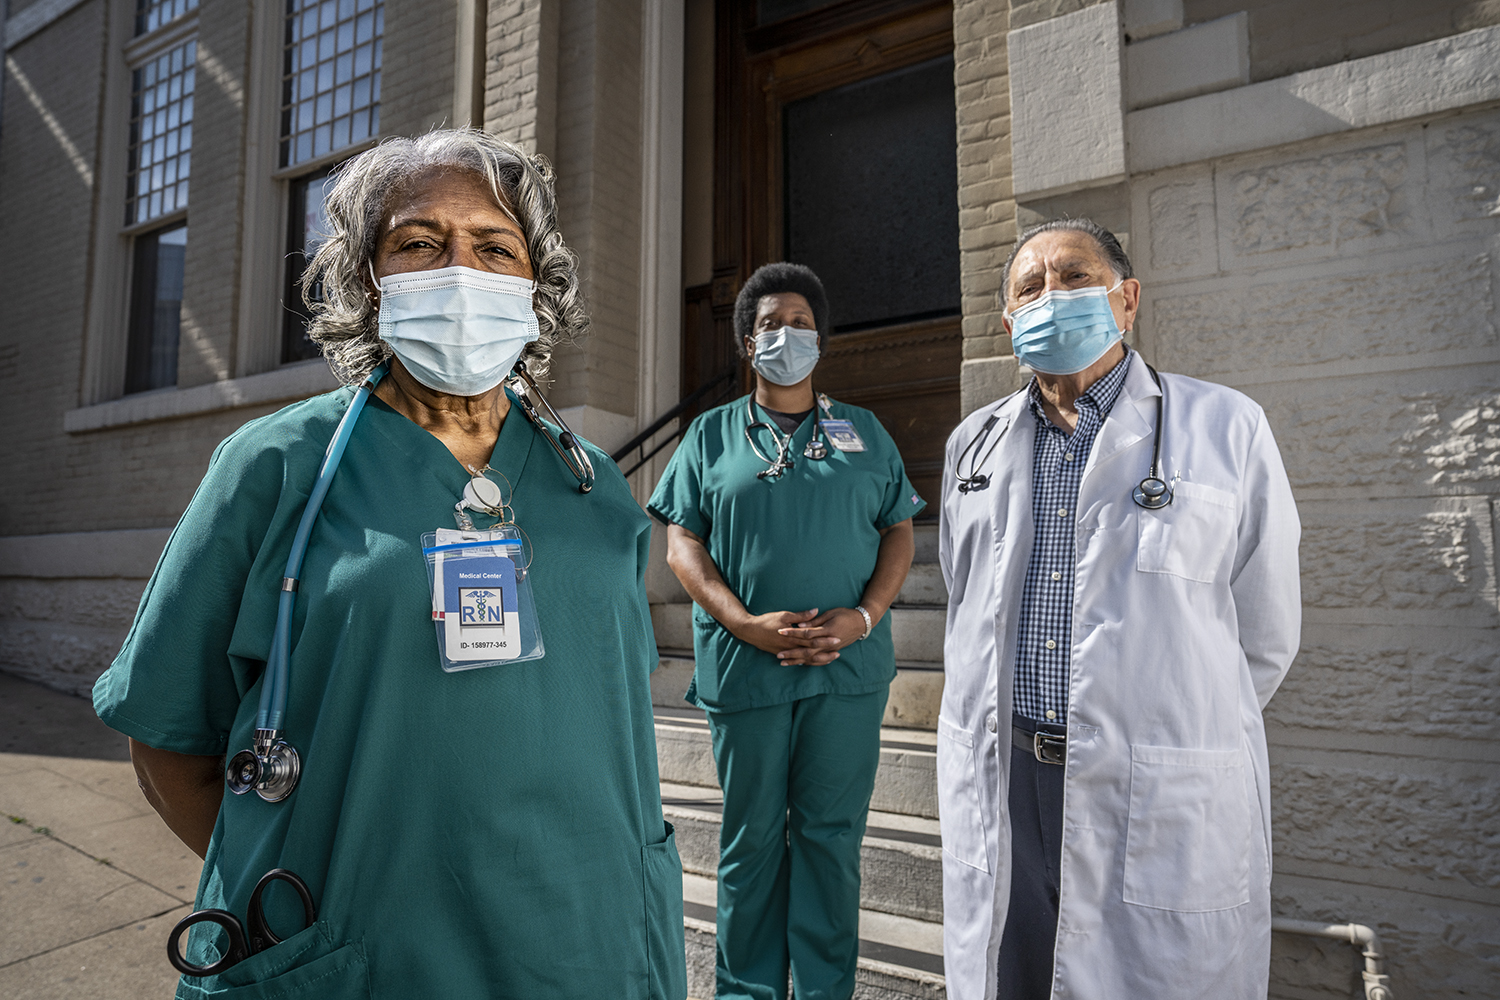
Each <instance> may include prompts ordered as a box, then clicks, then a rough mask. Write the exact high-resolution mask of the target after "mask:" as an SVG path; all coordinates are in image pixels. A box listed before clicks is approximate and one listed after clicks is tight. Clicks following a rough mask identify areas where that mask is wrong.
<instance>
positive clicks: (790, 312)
mask: <svg viewBox="0 0 1500 1000" xmlns="http://www.w3.org/2000/svg"><path fill="white" fill-rule="evenodd" d="M828 329H829V326H828V301H827V297H826V295H825V294H824V291H823V285H822V283H821V282H820V281H819V280H818V278H817V276H816V275H815V274H813V272H812V271H811V270H809V269H808V268H806V267H801V266H799V265H795V264H784V263H783V264H768V265H766V266H765V267H762V268H761V269H760V270H758V271H756V272H755V274H754V275H752V276H751V278H750V280H749V281H747V282H746V283H745V287H744V288H743V289H742V290H741V291H740V294H739V299H738V301H737V302H736V303H735V310H734V330H735V339H736V342H737V346H738V347H739V350H740V354H741V356H742V357H744V356H749V357H750V359H751V365H752V366H753V368H754V369H755V373H756V375H755V379H756V384H755V391H754V392H753V393H752V394H751V395H750V396H746V397H743V398H741V399H738V400H736V401H734V402H732V403H728V404H725V405H724V406H720V407H718V408H716V409H713V410H709V411H708V412H707V413H704V414H702V415H700V416H699V417H698V418H697V419H695V420H694V421H693V423H692V424H691V425H690V426H689V427H688V429H687V432H686V433H685V434H684V435H683V439H682V443H681V444H680V445H679V446H678V448H677V451H676V453H675V454H674V455H673V456H672V460H671V462H670V463H669V464H668V466H667V470H666V472H665V474H664V475H663V476H662V479H661V481H660V482H659V483H658V484H657V487H656V491H655V492H654V493H653V494H652V497H651V501H650V504H649V505H648V509H649V510H650V512H651V513H652V514H654V515H655V516H656V517H657V518H659V519H660V520H661V521H663V522H664V523H666V524H667V526H668V527H667V561H668V563H669V564H670V565H671V567H672V570H673V572H675V573H676V574H677V577H678V579H680V580H681V581H682V584H683V586H684V587H685V588H686V589H687V592H688V594H689V595H690V596H691V597H692V598H693V601H694V604H695V607H694V609H693V653H694V657H695V659H696V666H695V668H694V673H693V683H692V686H691V687H690V688H689V689H688V692H687V700H688V701H689V702H691V703H693V704H695V705H698V706H699V707H701V708H703V709H704V710H705V711H706V712H707V715H708V722H709V727H710V729H711V731H712V734H713V750H714V763H715V765H716V767H717V769H718V775H719V784H720V785H721V786H722V787H723V790H724V819H723V825H722V826H721V827H720V834H719V870H718V939H717V940H718V945H717V952H718V953H717V970H716V976H717V987H716V996H717V997H718V998H720V1000H727V998H745V1000H750V998H754V1000H769V998H775V1000H783V998H784V997H785V995H786V986H787V974H788V971H789V970H790V973H791V978H792V982H793V990H794V992H795V994H796V997H797V1000H848V998H849V997H850V996H851V995H852V994H853V992H854V981H855V970H856V964H857V962H858V958H859V882H860V879H859V859H860V842H861V840H862V839H863V837H864V830H865V818H866V816H867V815H868V813H869V807H870V795H871V792H872V791H873V790H874V787H875V770H876V766H877V764H878V763H879V758H880V721H881V718H882V716H883V715H884V714H885V703H886V696H887V694H888V693H889V689H890V682H891V679H892V678H893V677H894V676H895V674H896V659H895V652H894V650H893V648H892V645H891V630H890V620H889V618H888V617H887V615H886V611H887V610H888V609H889V608H890V605H891V602H893V601H894V600H895V599H896V595H897V593H898V592H899V591H900V589H901V584H902V582H903V581H904V580H905V579H906V573H907V571H908V570H909V569H910V568H911V561H912V556H913V554H914V551H915V549H914V541H913V535H912V525H911V519H912V517H913V515H915V514H917V513H918V512H920V511H921V510H922V508H923V506H925V504H924V503H923V501H922V499H921V498H920V497H919V496H917V493H916V491H915V490H914V489H912V486H911V483H910V482H909V481H908V480H907V478H906V472H905V468H904V466H903V465H902V462H901V456H900V454H899V453H898V452H897V450H896V447H895V444H894V443H893V442H892V441H891V438H890V435H889V434H887V433H886V431H885V428H883V427H882V426H881V425H880V422H879V421H878V420H877V419H876V418H875V415H874V414H872V413H870V412H869V411H868V410H863V409H860V408H859V407H855V406H847V405H844V404H842V403H839V402H836V401H834V400H831V399H829V398H828V397H827V396H824V395H822V394H817V393H815V392H814V389H813V371H814V368H815V366H816V365H817V362H818V358H819V357H820V354H821V349H822V345H823V343H824V337H825V335H826V331H827V330H828Z"/></svg>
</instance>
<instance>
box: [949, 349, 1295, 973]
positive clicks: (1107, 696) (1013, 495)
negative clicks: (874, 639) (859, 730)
mask: <svg viewBox="0 0 1500 1000" xmlns="http://www.w3.org/2000/svg"><path fill="white" fill-rule="evenodd" d="M1161 378H1162V382H1163V384H1164V385H1165V387H1166V393H1167V395H1166V417H1165V427H1164V434H1163V440H1162V461H1163V466H1164V468H1165V472H1166V475H1165V477H1164V478H1167V479H1172V478H1173V477H1176V476H1180V477H1181V480H1180V481H1179V482H1178V483H1177V484H1176V497H1175V500H1174V502H1173V503H1172V505H1171V506H1169V507H1166V508H1165V509H1162V510H1157V511H1149V510H1143V509H1141V508H1140V507H1138V506H1136V504H1135V503H1134V501H1133V500H1132V499H1131V491H1132V490H1133V489H1134V487H1135V485H1136V483H1137V482H1139V481H1140V480H1141V478H1142V477H1143V476H1145V475H1146V471H1147V468H1148V466H1149V465H1150V462H1151V446H1152V434H1153V429H1154V427H1155V423H1156V401H1157V397H1158V396H1159V395H1160V390H1158V389H1157V387H1156V385H1155V383H1154V382H1153V381H1152V379H1151V376H1150V373H1149V372H1148V371H1147V370H1146V366H1145V365H1144V364H1142V363H1141V360H1140V359H1139V358H1134V357H1133V358H1132V361H1131V367H1130V370H1129V371H1128V372H1127V374H1126V378H1125V383H1124V386H1123V388H1122V389H1121V392H1120V395H1119V397H1118V398H1117V399H1116V402H1115V405H1114V407H1113V409H1112V410H1111V412H1110V414H1109V417H1108V419H1106V420H1105V422H1104V426H1103V427H1102V428H1101V429H1100V431H1099V434H1098V436H1097V437H1096V438H1095V440H1094V445H1093V449H1092V451H1091V453H1090V454H1089V457H1088V462H1087V464H1086V466H1085V468H1084V473H1083V479H1082V483H1081V486H1080V489H1079V497H1078V509H1077V516H1076V522H1075V523H1076V530H1077V536H1076V538H1077V545H1076V561H1077V575H1076V578H1075V583H1074V604H1073V647H1072V667H1071V674H1070V677H1069V682H1068V683H1069V689H1068V720H1067V722H1068V749H1067V764H1066V768H1067V771H1066V776H1065V790H1064V798H1063V802H1064V807H1063V845H1062V867H1061V899H1060V903H1059V907H1060V916H1059V920H1058V935H1057V950H1056V954H1055V967H1054V977H1053V993H1052V995H1053V997H1054V998H1055V1000H1121V998H1131V1000H1179V998H1180V1000H1203V998H1205V997H1213V998H1215V1000H1221V998H1233V1000H1252V998H1253V1000H1264V998H1265V996H1266V988H1267V976H1268V964H1269V955H1270V938H1271V910H1270V883H1271V865H1270V857H1271V814H1270V799H1269V795H1268V788H1267V785H1268V774H1267V764H1266V739H1265V728H1264V724H1263V722H1262V719H1261V710H1262V709H1263V708H1264V707H1265V705H1266V702H1267V701H1269V700H1270V698H1271V695H1272V694H1273V693H1274V692H1275V690H1276V688H1277V686H1278V685H1279V684H1280V683H1281V680H1282V678H1283V677H1284V676H1285V674H1286V671H1287V668H1288V667H1289V666H1290V665H1291V662H1292V657H1293V656H1294V655H1295V653H1296V651H1297V643H1298V637H1299V631H1300V628H1301V600H1300V588H1299V583H1298V576H1297V541H1298V537H1299V535H1300V533H1301V528H1300V525H1299V523H1298V520H1297V510H1296V507H1295V505H1294V503H1293V500H1292V493H1291V488H1290V486H1289V485H1288V483H1287V478H1286V472H1285V470H1284V468H1283V467H1282V464H1281V457H1280V455H1279V453H1278V452H1277V450H1276V443H1275V441H1274V440H1273V439H1272V436H1271V429H1270V427H1269V426H1268V425H1267V423H1266V418H1265V414H1264V413H1263V411H1262V410H1261V408H1260V407H1259V406H1258V405H1256V403H1255V402H1253V401H1252V400H1250V399H1249V398H1247V397H1246V396H1244V395H1242V394H1240V393H1238V392H1236V391H1234V390H1232V389H1227V388H1225V387H1223V386H1219V385H1213V384H1210V383H1206V382H1200V381H1198V380H1196V379H1191V378H1186V377H1184V376H1180V375H1162V376H1161ZM991 414H998V417H999V420H998V422H997V424H996V426H995V427H994V429H993V430H992V432H991V437H990V439H989V440H988V441H985V442H984V444H983V445H981V446H980V447H979V448H976V449H974V451H975V452H980V453H982V452H983V450H985V449H987V448H988V446H989V445H990V443H992V442H993V441H994V436H993V435H994V433H995V432H997V431H999V430H1000V428H1001V427H1003V426H1006V425H1007V424H1008V427H1009V429H1008V430H1007V431H1006V432H1005V435H1004V437H1003V439H1002V440H1001V441H1000V443H999V445H998V446H997V447H996V449H995V452H994V454H992V455H991V456H990V457H989V460H988V461H987V462H986V463H985V467H984V468H983V469H982V470H981V471H982V472H984V473H987V474H988V475H990V476H991V482H990V485H989V488H988V489H984V490H979V491H976V492H972V493H968V494H962V493H959V492H958V489H957V481H956V478H955V472H954V463H955V461H956V460H957V458H958V456H959V454H960V453H961V452H962V451H963V449H964V447H965V446H966V445H967V444H968V443H969V442H970V441H971V440H973V439H974V437H975V436H976V435H977V434H978V433H979V430H980V428H981V426H982V424H983V423H984V421H985V420H986V419H988V417H989V416H990V415H991ZM1035 435H1036V421H1035V418H1034V417H1033V416H1032V414H1031V412H1030V409H1029V408H1028V407H1027V405H1026V397H1025V393H1018V394H1016V395H1014V396H1011V397H1009V398H1008V399H1005V400H1001V401H1000V402H998V403H994V404H992V405H990V406H987V407H983V408H981V409H980V410H978V411H976V412H975V413H973V414H971V415H970V416H969V417H968V418H967V419H966V420H964V422H963V423H962V424H961V425H960V426H959V427H958V429H957V430H956V431H954V432H953V435H952V437H950V438H949V440H948V454H947V462H946V466H945V469H944V474H943V502H942V526H941V535H940V559H941V562H942V568H943V577H944V579H945V580H946V581H947V584H948V594H949V597H948V620H947V632H946V637H945V642H944V647H943V658H944V670H945V672H946V675H947V676H946V686H945V688H944V691H943V705H942V711H941V713H940V714H939V717H938V741H937V743H938V749H937V758H938V760H937V767H938V799H939V804H940V812H941V816H942V835H943V908H944V917H943V955H944V960H945V962H946V966H947V980H948V996H949V997H951V998H953V1000H980V998H985V1000H990V998H994V997H995V993H996V986H995V963H996V956H997V954H998V951H999V947H1000V937H1001V933H1002V931H1003V930H1004V928H1005V920H1006V911H1007V909H1008V906H1009V901H1010V817H1009V810H1008V808H1007V802H1008V798H1007V790H1008V785H1009V776H1010V754H1011V735H1010V726H1011V692H1012V683H1013V677H1014V670H1015V654H1016V650H1015V645H1016V632H1017V629H1016V624H1017V614H1018V611H1019V606H1020V601H1021V591H1022V587H1023V585H1024V582H1025V576H1026V566H1027V561H1028V560H1029V558H1030V556H1031V546H1032V534H1033V532H1032V517H1031V467H1032V447H1033V443H1034V441H1035ZM970 457H971V458H972V457H973V453H972V452H971V456H970ZM968 462H969V459H965V464H964V470H963V471H965V472H968V471H969V468H970V466H969V464H968ZM1018 752H1019V751H1018ZM1000 1000H1005V998H1003V997H1002V998H1000Z"/></svg>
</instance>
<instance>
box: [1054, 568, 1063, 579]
mask: <svg viewBox="0 0 1500 1000" xmlns="http://www.w3.org/2000/svg"><path fill="white" fill-rule="evenodd" d="M1052 579H1054V580H1061V579H1062V574H1061V573H1059V572H1057V571H1056V570H1053V571H1052Z"/></svg>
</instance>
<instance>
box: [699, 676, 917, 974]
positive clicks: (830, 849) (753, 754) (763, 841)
mask: <svg viewBox="0 0 1500 1000" xmlns="http://www.w3.org/2000/svg"><path fill="white" fill-rule="evenodd" d="M889 693H890V692H889V689H888V688H881V689H880V690H879V691H873V692H870V693H868V694H856V695H839V694H824V695H817V696H815V697H812V698H803V699H801V700H800V701H793V702H788V703H787V704H784V705H772V706H769V707H767V708H752V709H747V710H745V711H741V712H709V713H708V724H709V727H710V728H711V729H712V731H713V740H714V763H715V765H717V767H718V772H719V784H720V786H721V787H722V788H723V789H724V823H723V826H722V827H720V830H719V920H718V956H717V969H716V973H717V979H718V985H717V988H716V990H715V996H716V997H718V998H719V1000H731V998H733V1000H742V998H743V1000H785V997H786V988H787V971H788V968H790V970H791V978H792V987H793V992H794V994H795V996H796V998H797V1000H849V997H851V996H852V995H853V993H854V974H855V969H856V967H857V963H858V961H859V852H860V842H861V841H862V840H863V838H864V835H865V819H866V817H867V816H868V814H869V811H870V793H871V792H873V791H874V789H875V769H876V767H877V766H878V764H879V763H880V720H881V717H882V716H883V715H884V714H885V702H886V697H887V695H888V694H889Z"/></svg>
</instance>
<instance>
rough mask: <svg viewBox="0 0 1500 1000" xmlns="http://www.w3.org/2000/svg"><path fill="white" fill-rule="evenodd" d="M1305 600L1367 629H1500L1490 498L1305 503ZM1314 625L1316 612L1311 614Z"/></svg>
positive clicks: (1308, 605) (1306, 606)
mask: <svg viewBox="0 0 1500 1000" xmlns="http://www.w3.org/2000/svg"><path fill="white" fill-rule="evenodd" d="M1300 513H1301V515H1302V550H1301V564H1302V604H1303V607H1305V608H1307V609H1309V610H1310V611H1311V610H1313V609H1325V610H1336V611H1339V612H1342V613H1343V615H1342V617H1343V618H1345V619H1348V620H1357V621H1360V622H1364V623H1367V624H1391V623H1400V622H1409V623H1411V624H1432V623H1433V619H1432V618H1431V617H1430V616H1431V615H1432V614H1433V613H1434V612H1449V613H1450V614H1449V616H1448V620H1449V621H1450V622H1452V623H1453V624H1456V625H1466V626H1472V627H1479V628H1487V627H1492V626H1493V625H1495V624H1500V616H1497V614H1496V596H1495V545H1494V525H1493V521H1492V515H1491V512H1490V502H1489V500H1488V499H1484V498H1452V499H1438V500H1372V501H1367V502H1365V503H1363V504H1360V505H1357V506H1350V505H1348V504H1345V503H1343V502H1337V501H1316V502H1311V503H1303V504H1302V505H1301V510H1300ZM1310 617H1312V618H1313V619H1314V620H1316V615H1315V614H1314V615H1310Z"/></svg>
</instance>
